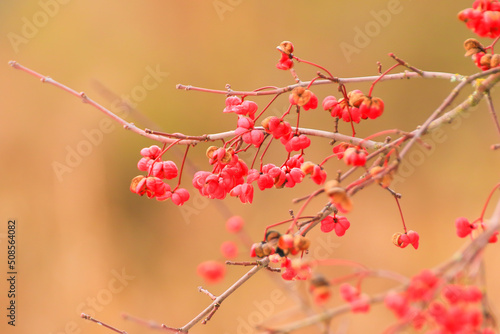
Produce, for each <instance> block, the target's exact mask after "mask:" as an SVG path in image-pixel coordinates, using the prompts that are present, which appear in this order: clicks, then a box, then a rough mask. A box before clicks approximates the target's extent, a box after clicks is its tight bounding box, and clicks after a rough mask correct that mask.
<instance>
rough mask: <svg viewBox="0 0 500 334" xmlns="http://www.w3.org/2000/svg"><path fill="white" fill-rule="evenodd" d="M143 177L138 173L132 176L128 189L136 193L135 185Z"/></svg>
mask: <svg viewBox="0 0 500 334" xmlns="http://www.w3.org/2000/svg"><path fill="white" fill-rule="evenodd" d="M144 178H145V176H144V175H138V176H136V177H134V178H133V179H132V181H131V182H130V191H131V192H133V193H136V192H137V185H138V184H139V182H141V180H142V179H144Z"/></svg>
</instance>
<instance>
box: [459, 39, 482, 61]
mask: <svg viewBox="0 0 500 334" xmlns="http://www.w3.org/2000/svg"><path fill="white" fill-rule="evenodd" d="M464 48H465V50H466V52H465V57H468V56H472V55H475V54H476V53H479V52H485V50H484V46H483V45H482V44H481V43H479V41H478V40H477V39H474V38H469V39H467V40H466V41H465V42H464Z"/></svg>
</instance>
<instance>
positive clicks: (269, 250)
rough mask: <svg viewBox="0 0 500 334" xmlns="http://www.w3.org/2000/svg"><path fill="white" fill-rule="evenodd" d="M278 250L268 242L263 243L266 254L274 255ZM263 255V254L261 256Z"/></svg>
mask: <svg viewBox="0 0 500 334" xmlns="http://www.w3.org/2000/svg"><path fill="white" fill-rule="evenodd" d="M275 252H276V249H275V247H273V246H271V245H270V244H268V243H267V242H266V243H264V244H262V253H263V254H264V256H268V255H272V254H274V253H275ZM261 257H262V256H261Z"/></svg>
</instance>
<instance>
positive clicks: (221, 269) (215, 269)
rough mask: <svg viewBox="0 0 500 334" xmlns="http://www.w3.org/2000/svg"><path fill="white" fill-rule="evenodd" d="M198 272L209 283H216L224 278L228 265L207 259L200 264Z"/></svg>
mask: <svg viewBox="0 0 500 334" xmlns="http://www.w3.org/2000/svg"><path fill="white" fill-rule="evenodd" d="M196 272H197V274H198V275H199V276H201V278H203V279H204V280H205V282H207V283H208V284H215V283H219V282H220V281H222V280H223V279H224V276H225V274H226V266H225V265H224V264H222V263H220V262H217V261H205V262H202V263H200V264H199V265H198V268H197V269H196Z"/></svg>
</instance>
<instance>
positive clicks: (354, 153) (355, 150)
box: [344, 147, 367, 166]
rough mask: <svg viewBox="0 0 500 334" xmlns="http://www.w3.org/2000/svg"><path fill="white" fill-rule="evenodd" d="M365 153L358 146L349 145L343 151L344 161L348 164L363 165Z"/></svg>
mask: <svg viewBox="0 0 500 334" xmlns="http://www.w3.org/2000/svg"><path fill="white" fill-rule="evenodd" d="M366 155H367V154H366V151H365V150H363V149H360V148H359V147H349V148H348V149H346V150H345V152H344V162H345V163H346V164H347V165H350V166H364V165H365V163H366Z"/></svg>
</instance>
